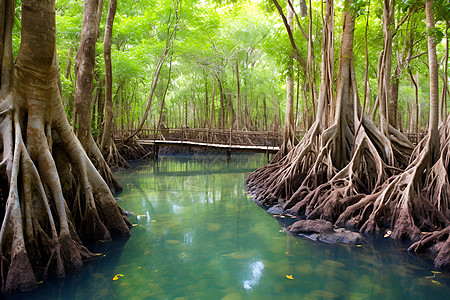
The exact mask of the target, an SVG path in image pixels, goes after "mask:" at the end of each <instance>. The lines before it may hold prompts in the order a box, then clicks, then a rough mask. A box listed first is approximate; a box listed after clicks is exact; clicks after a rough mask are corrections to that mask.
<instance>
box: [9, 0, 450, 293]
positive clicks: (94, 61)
mask: <svg viewBox="0 0 450 300" xmlns="http://www.w3.org/2000/svg"><path fill="white" fill-rule="evenodd" d="M0 8H1V10H0V17H1V22H0V25H1V27H0V37H1V39H0V41H1V47H0V50H1V51H0V58H1V82H0V84H1V86H0V112H1V113H0V118H1V119H0V122H1V124H2V125H1V137H2V162H1V164H0V166H1V169H0V173H1V175H2V176H1V181H0V199H1V203H2V205H1V215H2V228H1V231H0V243H1V248H0V252H1V257H2V260H1V288H2V291H3V292H11V291H14V290H26V289H30V288H32V287H34V286H36V277H35V274H36V273H40V274H43V275H42V276H43V277H47V276H53V275H56V276H58V277H62V276H64V275H65V274H66V273H68V272H72V271H75V270H78V269H80V268H82V267H83V264H84V263H83V261H84V260H85V259H89V258H93V257H95V254H94V253H92V252H90V251H89V250H88V249H87V248H86V246H85V245H86V244H87V243H89V242H92V241H105V240H110V239H111V238H112V236H114V235H123V236H127V235H129V226H130V223H129V222H128V220H127V218H126V217H125V216H124V215H123V213H122V210H121V209H120V207H119V206H118V205H117V203H116V201H115V200H114V196H113V194H114V193H115V192H117V191H120V190H121V186H120V184H119V183H118V182H117V181H116V179H115V178H114V175H113V173H112V172H111V167H113V168H117V167H126V166H127V165H128V163H127V161H126V160H125V159H124V158H123V157H128V156H127V152H133V153H136V155H138V156H139V151H138V150H139V147H138V146H137V145H135V144H133V141H134V140H135V138H136V137H138V136H139V134H140V132H142V131H143V130H153V131H155V132H158V131H160V132H163V131H164V130H167V129H169V128H208V129H224V130H239V131H275V132H278V133H279V134H280V135H282V137H283V138H282V140H283V142H282V144H281V147H280V148H281V149H280V151H279V152H278V154H277V155H276V156H275V157H274V159H273V160H272V161H271V162H270V163H269V164H268V165H266V166H264V167H262V168H260V169H258V170H256V171H255V172H253V173H252V174H250V176H249V177H248V179H247V186H248V191H249V192H250V193H251V194H252V195H253V196H254V197H255V199H256V201H257V202H258V203H260V204H262V205H265V206H267V207H272V206H277V207H279V208H280V209H281V211H282V213H286V212H288V213H291V214H296V215H306V217H307V218H308V220H305V221H300V222H303V223H296V224H294V225H293V226H292V227H290V230H291V231H292V232H293V233H298V232H301V231H302V230H303V231H305V230H306V231H308V230H311V229H310V227H311V226H312V227H314V226H316V227H317V229H314V230H317V231H318V232H319V231H320V228H319V227H320V226H324V225H323V224H325V223H323V222H322V221H323V220H326V221H327V222H329V224H332V226H333V225H336V226H340V227H346V228H351V229H356V230H358V231H359V230H360V231H361V232H362V233H371V234H373V233H375V234H387V235H388V236H390V237H391V238H394V239H407V240H410V241H413V242H417V243H415V244H413V245H412V246H411V248H410V249H411V250H414V251H418V252H420V251H422V252H430V253H432V254H433V255H434V256H435V257H436V260H435V264H436V266H437V267H443V268H448V267H450V254H449V253H450V205H449V203H450V198H449V197H450V187H449V179H448V171H449V156H448V143H449V136H448V135H449V130H450V128H449V125H450V124H449V120H448V117H447V115H448V103H447V101H448V98H449V97H450V94H449V89H448V80H449V72H448V69H449V68H448V58H449V57H448V54H449V41H448V37H449V34H450V32H449V27H450V2H449V1H448V0H435V1H432V0H429V1H420V0H406V1H399V2H396V1H393V0H386V1H375V0H374V1H370V0H368V1H351V0H349V1H343V2H338V3H334V1H332V0H327V1H312V0H310V1H305V0H301V1H300V3H298V2H295V1H290V0H287V1H286V2H278V1H277V0H271V1H259V2H257V1H224V2H222V1H192V0H185V1H181V0H174V1H158V0H156V1H153V0H151V1H147V0H144V1H135V0H124V1H118V2H117V1H116V0H110V1H103V0H85V1H81V0H57V1H50V0H46V1H34V0H23V1H12V0H5V1H0ZM42 16H43V17H42ZM411 134H414V136H415V137H419V138H418V139H416V140H414V141H413V140H409V137H410V136H411ZM422 137H423V139H421V138H422ZM413 142H414V143H413ZM416 143H417V145H416ZM141 154H142V153H141ZM136 158H137V157H136ZM316 219H320V220H322V221H321V223H320V224H319V223H307V224H306V223H305V222H309V221H312V220H316ZM305 224H306V225H305ZM311 224H313V225H311ZM326 224H328V223H326ZM308 226H309V228H307V229H305V228H304V227H308ZM326 226H328V227H327V228H330V227H329V225H326ZM302 228H303V229H302ZM314 230H313V231H314Z"/></svg>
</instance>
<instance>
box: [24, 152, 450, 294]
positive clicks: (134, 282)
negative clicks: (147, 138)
mask: <svg viewBox="0 0 450 300" xmlns="http://www.w3.org/2000/svg"><path fill="white" fill-rule="evenodd" d="M264 163H266V157H265V156H264V155H233V157H232V160H231V162H230V163H227V160H226V156H195V157H193V156H173V157H160V158H159V160H158V162H145V163H139V164H133V166H132V168H130V169H128V170H125V171H121V172H117V173H116V174H115V175H116V176H117V178H118V180H119V182H121V184H123V185H124V192H123V193H122V194H120V195H119V196H118V197H119V198H120V200H121V201H120V205H121V206H122V207H123V208H124V209H125V210H127V211H129V212H132V214H131V215H130V217H129V218H130V220H131V222H132V223H133V224H134V227H133V229H132V236H131V237H130V238H129V240H128V241H127V242H126V243H123V242H120V241H114V242H112V243H105V244H103V245H100V246H99V249H98V250H99V251H105V252H107V254H106V256H104V257H102V258H100V259H99V260H97V261H95V262H92V263H90V264H89V265H88V266H87V267H86V268H85V269H84V270H83V271H82V272H80V273H78V274H76V275H73V276H68V277H67V278H65V279H62V280H53V281H51V282H45V283H43V284H42V286H41V287H40V288H39V289H37V290H35V291H33V292H31V293H28V294H26V295H24V296H25V297H26V298H29V297H33V299H178V300H181V299H196V300H197V299H227V300H231V299H258V300H259V299H448V297H449V295H450V288H449V287H450V279H449V276H448V275H445V274H442V273H438V272H435V270H434V269H433V268H432V266H431V264H430V262H424V261H420V260H419V259H417V258H416V257H413V256H411V255H409V254H408V253H407V252H406V251H405V250H404V249H398V248H397V247H393V245H391V244H390V243H391V242H389V241H383V242H382V243H377V246H376V247H373V246H370V245H369V244H363V245H359V246H344V245H326V244H321V243H317V242H313V241H309V240H303V239H299V238H295V237H293V236H291V235H290V234H288V233H286V232H284V230H283V227H282V225H281V223H280V222H279V221H278V220H276V219H275V218H273V217H272V216H270V215H269V214H267V213H266V212H265V211H264V210H263V209H261V208H260V207H258V206H257V205H256V204H255V203H254V202H253V201H252V199H251V198H249V197H248V196H247V195H246V193H245V184H244V180H245V177H246V175H247V174H248V173H249V172H251V171H252V170H254V169H256V168H257V167H259V166H262V165H263V164H264ZM396 249H397V250H396Z"/></svg>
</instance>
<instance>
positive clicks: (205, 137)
mask: <svg viewBox="0 0 450 300" xmlns="http://www.w3.org/2000/svg"><path fill="white" fill-rule="evenodd" d="M131 133H132V130H122V131H118V132H116V134H115V138H116V140H122V139H123V138H124V137H127V136H129V135H130V134H131ZM303 134H304V133H303V132H299V133H297V138H298V139H299V140H300V139H301V138H302V137H303ZM404 134H405V136H406V137H408V138H409V140H410V141H411V142H413V144H417V143H418V142H419V141H420V140H421V139H422V138H423V135H424V134H418V135H417V134H414V133H404ZM136 138H137V139H136V140H135V142H136V143H138V144H140V145H145V146H151V147H154V148H153V149H154V152H155V153H158V149H159V147H162V146H175V147H197V148H209V149H217V150H223V151H226V152H227V154H228V155H230V154H231V152H255V153H267V154H270V153H276V152H278V150H279V149H280V145H281V142H282V134H281V132H279V131H247V130H232V129H231V130H230V129H207V128H164V129H161V130H155V129H142V130H141V131H139V133H138V134H137V135H136Z"/></svg>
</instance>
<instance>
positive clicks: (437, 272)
mask: <svg viewBox="0 0 450 300" xmlns="http://www.w3.org/2000/svg"><path fill="white" fill-rule="evenodd" d="M431 273H433V274H441V272H439V271H431Z"/></svg>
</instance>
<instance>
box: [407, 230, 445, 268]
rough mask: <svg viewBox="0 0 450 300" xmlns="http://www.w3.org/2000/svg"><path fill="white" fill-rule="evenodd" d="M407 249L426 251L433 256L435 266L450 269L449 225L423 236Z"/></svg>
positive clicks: (418, 251)
mask: <svg viewBox="0 0 450 300" xmlns="http://www.w3.org/2000/svg"><path fill="white" fill-rule="evenodd" d="M408 251H410V252H413V251H414V252H416V253H428V254H430V255H432V256H434V257H435V259H434V265H435V266H436V268H440V269H447V270H450V226H447V227H445V228H444V229H442V230H438V231H435V232H433V233H429V234H426V235H424V236H423V238H422V239H421V240H419V241H417V242H415V243H414V244H412V245H411V246H410V247H409V248H408Z"/></svg>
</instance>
